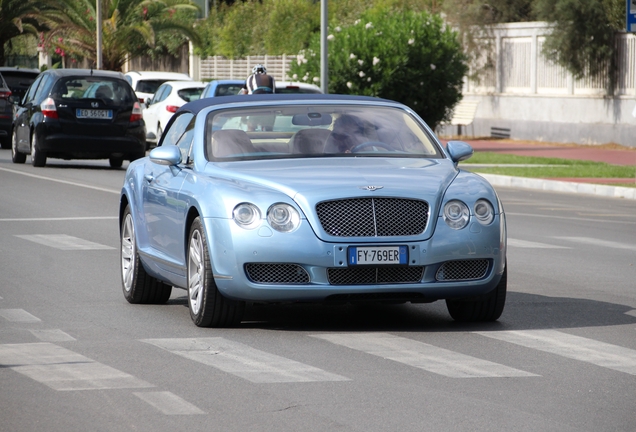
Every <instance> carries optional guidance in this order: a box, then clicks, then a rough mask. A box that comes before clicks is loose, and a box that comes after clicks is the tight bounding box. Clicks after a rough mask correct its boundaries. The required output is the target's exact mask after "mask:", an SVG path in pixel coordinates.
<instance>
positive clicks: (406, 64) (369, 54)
mask: <svg viewBox="0 0 636 432" xmlns="http://www.w3.org/2000/svg"><path fill="white" fill-rule="evenodd" d="M329 35H330V37H329V42H328V43H329V48H328V51H329V62H328V65H329V81H328V82H329V92H330V93H339V94H357V95H366V96H377V97H381V98H386V99H391V100H396V101H399V102H402V103H404V104H406V105H408V106H409V107H411V108H412V109H413V110H414V111H415V112H417V113H418V114H419V115H420V116H421V117H422V118H423V119H424V120H425V121H426V122H427V123H428V124H429V126H431V127H435V126H436V125H437V124H439V122H441V121H442V120H445V119H447V118H448V116H449V114H450V111H451V109H452V108H453V106H455V104H457V102H459V100H460V99H461V88H462V80H463V77H464V75H465V74H466V72H467V66H466V63H465V62H466V58H465V56H464V54H463V52H462V49H461V46H460V44H459V42H458V40H457V35H456V33H455V32H453V31H452V30H451V29H450V28H449V27H446V26H445V25H444V23H443V21H442V19H441V18H440V17H439V16H436V15H431V14H429V13H426V12H412V11H394V10H391V9H389V8H377V9H373V10H370V11H368V12H366V13H364V14H363V15H362V16H361V18H360V19H359V20H356V21H355V23H354V24H352V25H349V26H345V25H342V24H340V25H338V24H337V23H334V24H333V26H331V27H330V28H329ZM291 73H292V74H294V75H296V76H298V77H300V78H301V80H305V81H307V82H315V81H316V78H318V79H319V77H320V38H319V34H316V35H314V37H313V38H312V40H311V41H310V45H309V48H308V49H306V50H302V51H301V52H300V53H299V56H298V61H297V62H295V63H293V64H292V68H291Z"/></svg>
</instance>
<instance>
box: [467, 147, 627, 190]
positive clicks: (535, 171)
mask: <svg viewBox="0 0 636 432" xmlns="http://www.w3.org/2000/svg"><path fill="white" fill-rule="evenodd" d="M471 164H523V165H541V166H524V167H503V166H499V167H481V166H480V167H472V168H471V166H470V165H471ZM550 165H554V166H550ZM460 166H461V167H462V168H464V169H467V170H470V171H474V172H480V173H484V174H500V175H508V176H515V177H532V178H576V177H579V178H598V179H603V178H633V179H634V182H635V183H636V167H635V166H625V165H612V164H608V163H605V162H594V161H582V160H572V159H558V158H545V157H535V156H518V155H511V154H503V153H494V152H477V153H475V154H474V155H473V157H471V158H470V159H469V160H467V161H465V162H462V163H461V164H460ZM599 183H600V182H599Z"/></svg>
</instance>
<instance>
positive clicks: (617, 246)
mask: <svg viewBox="0 0 636 432" xmlns="http://www.w3.org/2000/svg"><path fill="white" fill-rule="evenodd" d="M554 238H556V239H560V240H567V241H571V242H575V243H580V244H586V245H592V246H603V247H607V248H612V249H626V250H631V251H636V245H635V244H627V243H619V242H613V241H608V240H600V239H595V238H590V237H554Z"/></svg>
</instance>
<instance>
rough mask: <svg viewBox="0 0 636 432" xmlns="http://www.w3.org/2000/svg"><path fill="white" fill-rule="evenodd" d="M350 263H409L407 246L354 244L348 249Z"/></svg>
mask: <svg viewBox="0 0 636 432" xmlns="http://www.w3.org/2000/svg"><path fill="white" fill-rule="evenodd" d="M348 254H349V258H348V261H349V265H378V264H408V262H409V252H408V248H407V247H406V246H352V247H350V248H349V249H348Z"/></svg>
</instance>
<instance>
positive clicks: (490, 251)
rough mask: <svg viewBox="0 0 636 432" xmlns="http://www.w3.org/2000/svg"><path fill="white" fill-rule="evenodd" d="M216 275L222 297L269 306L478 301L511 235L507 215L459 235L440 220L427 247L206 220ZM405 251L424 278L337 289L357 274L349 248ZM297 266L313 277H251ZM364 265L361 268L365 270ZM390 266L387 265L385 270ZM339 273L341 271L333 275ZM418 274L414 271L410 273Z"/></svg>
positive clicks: (493, 279)
mask: <svg viewBox="0 0 636 432" xmlns="http://www.w3.org/2000/svg"><path fill="white" fill-rule="evenodd" d="M205 227H206V231H207V233H208V245H209V247H210V255H211V260H212V269H213V274H214V277H215V282H216V284H217V287H218V289H219V291H220V292H221V293H222V294H223V295H225V296H226V297H229V298H233V299H239V300H247V301H263V302H281V301H292V302H293V301H328V300H342V299H344V300H347V299H350V300H355V299H357V298H361V299H362V298H371V299H373V298H378V299H382V298H392V297H399V298H401V299H404V300H412V301H434V300H438V299H446V298H462V297H474V296H479V295H483V294H487V293H488V292H490V291H492V290H493V289H494V288H495V287H496V286H497V284H498V283H499V280H500V279H501V275H502V273H503V270H504V266H505V260H506V232H505V221H504V218H503V216H497V218H496V219H495V221H494V222H493V223H492V224H491V225H489V226H487V227H483V226H481V225H478V224H472V225H470V226H469V227H467V228H465V229H464V230H460V231H457V230H452V229H450V228H449V227H448V226H447V225H446V224H445V223H444V222H439V221H438V224H437V227H436V231H435V233H434V235H433V236H432V237H431V238H429V239H427V240H423V241H417V242H404V241H400V240H399V239H394V238H391V239H384V238H383V239H382V241H371V242H370V241H369V239H365V241H355V242H346V243H345V242H343V243H339V242H326V241H322V240H320V239H318V238H316V236H315V234H314V232H313V230H312V229H311V227H310V226H309V224H308V223H307V222H306V221H304V223H303V224H302V225H301V227H300V228H299V229H298V231H296V232H294V233H292V234H282V233H279V232H276V231H274V230H272V229H271V228H269V227H267V226H261V227H260V228H258V229H255V230H251V231H248V230H244V229H242V228H239V227H238V226H236V224H234V222H233V221H228V220H224V219H211V218H210V219H205ZM378 244H382V245H405V246H407V247H408V250H409V261H408V262H409V264H408V267H409V269H412V270H414V271H415V272H418V271H419V269H420V268H421V273H420V274H421V277H418V279H417V280H411V281H409V282H401V281H391V280H388V281H386V280H382V278H380V279H378V280H376V281H373V282H367V283H365V282H362V283H360V281H359V280H357V279H352V280H351V283H349V284H347V283H346V282H345V283H342V280H343V279H340V280H338V281H336V282H335V283H334V277H333V274H334V273H337V272H338V271H339V270H343V271H345V272H347V271H349V270H353V269H352V268H351V267H349V266H348V265H347V249H348V247H349V246H368V245H378ZM464 262H487V269H486V270H485V271H484V272H483V274H481V275H480V276H479V277H478V278H472V277H470V278H466V279H456V278H453V279H451V280H444V279H443V277H442V280H440V269H442V270H443V266H445V265H447V263H464ZM254 264H273V265H274V267H275V266H276V265H277V264H293V265H295V266H296V268H298V269H302V270H299V271H301V272H305V273H306V276H304V277H303V278H300V280H298V281H294V283H277V282H275V281H273V282H272V281H269V282H267V283H263V282H260V283H257V282H255V281H254V278H253V277H251V275H250V273H249V271H247V272H246V265H247V266H248V267H249V266H253V265H254ZM359 268H360V267H358V268H357V269H359ZM385 268H386V267H385ZM334 270H335V272H334ZM411 273H412V272H411Z"/></svg>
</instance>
